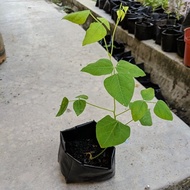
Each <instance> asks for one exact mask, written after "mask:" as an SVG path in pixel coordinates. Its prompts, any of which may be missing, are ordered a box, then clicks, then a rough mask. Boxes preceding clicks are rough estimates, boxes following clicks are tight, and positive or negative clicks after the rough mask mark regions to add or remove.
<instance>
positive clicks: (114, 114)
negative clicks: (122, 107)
mask: <svg viewBox="0 0 190 190" xmlns="http://www.w3.org/2000/svg"><path fill="white" fill-rule="evenodd" d="M113 117H114V119H116V117H117V115H116V100H115V98H114V99H113Z"/></svg>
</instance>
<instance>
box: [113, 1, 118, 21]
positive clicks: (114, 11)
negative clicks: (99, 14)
mask: <svg viewBox="0 0 190 190" xmlns="http://www.w3.org/2000/svg"><path fill="white" fill-rule="evenodd" d="M118 9H119V5H117V6H115V7H113V8H112V9H111V18H112V20H113V21H114V22H116V21H117V10H118Z"/></svg>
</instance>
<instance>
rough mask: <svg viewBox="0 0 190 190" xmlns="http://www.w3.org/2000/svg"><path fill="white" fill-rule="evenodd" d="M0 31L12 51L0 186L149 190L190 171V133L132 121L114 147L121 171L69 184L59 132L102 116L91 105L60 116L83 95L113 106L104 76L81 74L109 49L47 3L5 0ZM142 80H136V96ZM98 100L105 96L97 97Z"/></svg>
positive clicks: (2, 99)
mask: <svg viewBox="0 0 190 190" xmlns="http://www.w3.org/2000/svg"><path fill="white" fill-rule="evenodd" d="M0 4H1V6H0V32H1V33H2V36H3V39H4V43H5V49H6V54H7V59H6V61H5V62H4V63H3V64H2V65H0V116H1V122H0V189H1V190H42V189H44V190H59V189H60V190H61V189H64V190H85V189H101V190H108V189H109V190H115V189H118V190H143V189H144V188H145V187H147V185H149V186H150V189H151V190H156V189H162V188H165V187H167V186H168V185H171V184H173V183H178V182H180V181H181V180H183V179H185V178H187V177H188V176H190V130H189V127H188V126H187V125H186V124H185V123H184V122H183V121H181V120H180V119H179V118H178V117H177V116H175V115H174V121H172V122H163V121H161V120H158V119H155V122H154V126H153V127H147V128H146V127H141V126H140V125H139V124H133V125H132V135H131V138H130V139H129V140H128V141H127V142H126V143H124V144H123V145H120V146H118V147H117V151H116V175H115V177H114V178H112V179H110V180H108V181H105V182H101V183H87V184H69V185H67V184H66V183H65V180H64V177H63V176H62V175H61V172H60V168H59V164H58V162H57V154H58V147H59V132H60V130H64V129H66V128H70V127H73V126H75V125H77V124H80V123H83V122H86V121H90V120H93V119H94V120H96V119H99V118H100V116H101V114H102V113H103V112H102V113H97V112H95V111H96V110H94V109H91V108H88V109H87V110H86V111H85V113H84V114H83V115H82V116H80V117H76V116H75V115H74V113H73V111H69V110H68V112H67V113H66V115H64V116H63V117H61V118H56V117H55V115H56V113H57V111H58V109H59V105H60V102H61V100H62V97H63V96H68V97H71V98H74V97H75V96H76V95H78V94H80V93H81V92H82V93H84V94H88V95H89V96H90V101H91V102H97V103H98V104H100V105H109V104H110V103H109V100H110V99H109V97H108V96H107V94H106V93H105V91H104V89H102V88H101V84H102V80H101V79H102V78H101V77H97V78H95V79H94V78H92V77H91V76H89V75H86V74H85V73H80V72H79V70H80V69H81V68H82V66H84V65H86V64H87V63H89V62H91V61H96V60H97V59H98V58H100V57H102V58H103V57H105V55H106V54H105V52H104V50H103V48H102V47H100V46H99V45H98V44H94V45H90V46H86V47H82V46H81V41H82V39H83V36H84V31H83V29H82V28H81V27H79V26H77V25H73V24H71V23H69V22H67V21H64V20H62V17H63V16H64V15H65V13H63V12H61V11H59V10H58V7H57V6H55V5H54V4H52V3H50V2H49V1H45V0H28V1H24V0H17V1H15V0H7V1H3V0H0ZM141 88H142V87H141V85H140V84H138V87H137V90H136V94H135V98H138V96H139V94H138V92H139V90H140V89H141ZM100 97H101V99H99V98H100Z"/></svg>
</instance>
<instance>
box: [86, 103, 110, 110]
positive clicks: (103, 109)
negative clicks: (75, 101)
mask: <svg viewBox="0 0 190 190" xmlns="http://www.w3.org/2000/svg"><path fill="white" fill-rule="evenodd" d="M86 103H87V104H88V105H90V106H93V107H96V108H99V109H102V110H106V111H109V112H113V110H110V109H107V108H103V107H101V106H97V105H95V104H91V103H89V102H86Z"/></svg>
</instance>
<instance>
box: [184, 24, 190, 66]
mask: <svg viewBox="0 0 190 190" xmlns="http://www.w3.org/2000/svg"><path fill="white" fill-rule="evenodd" d="M184 37H185V39H184V40H185V54H184V64H185V66H187V67H190V27H189V28H186V29H185V34H184Z"/></svg>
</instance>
